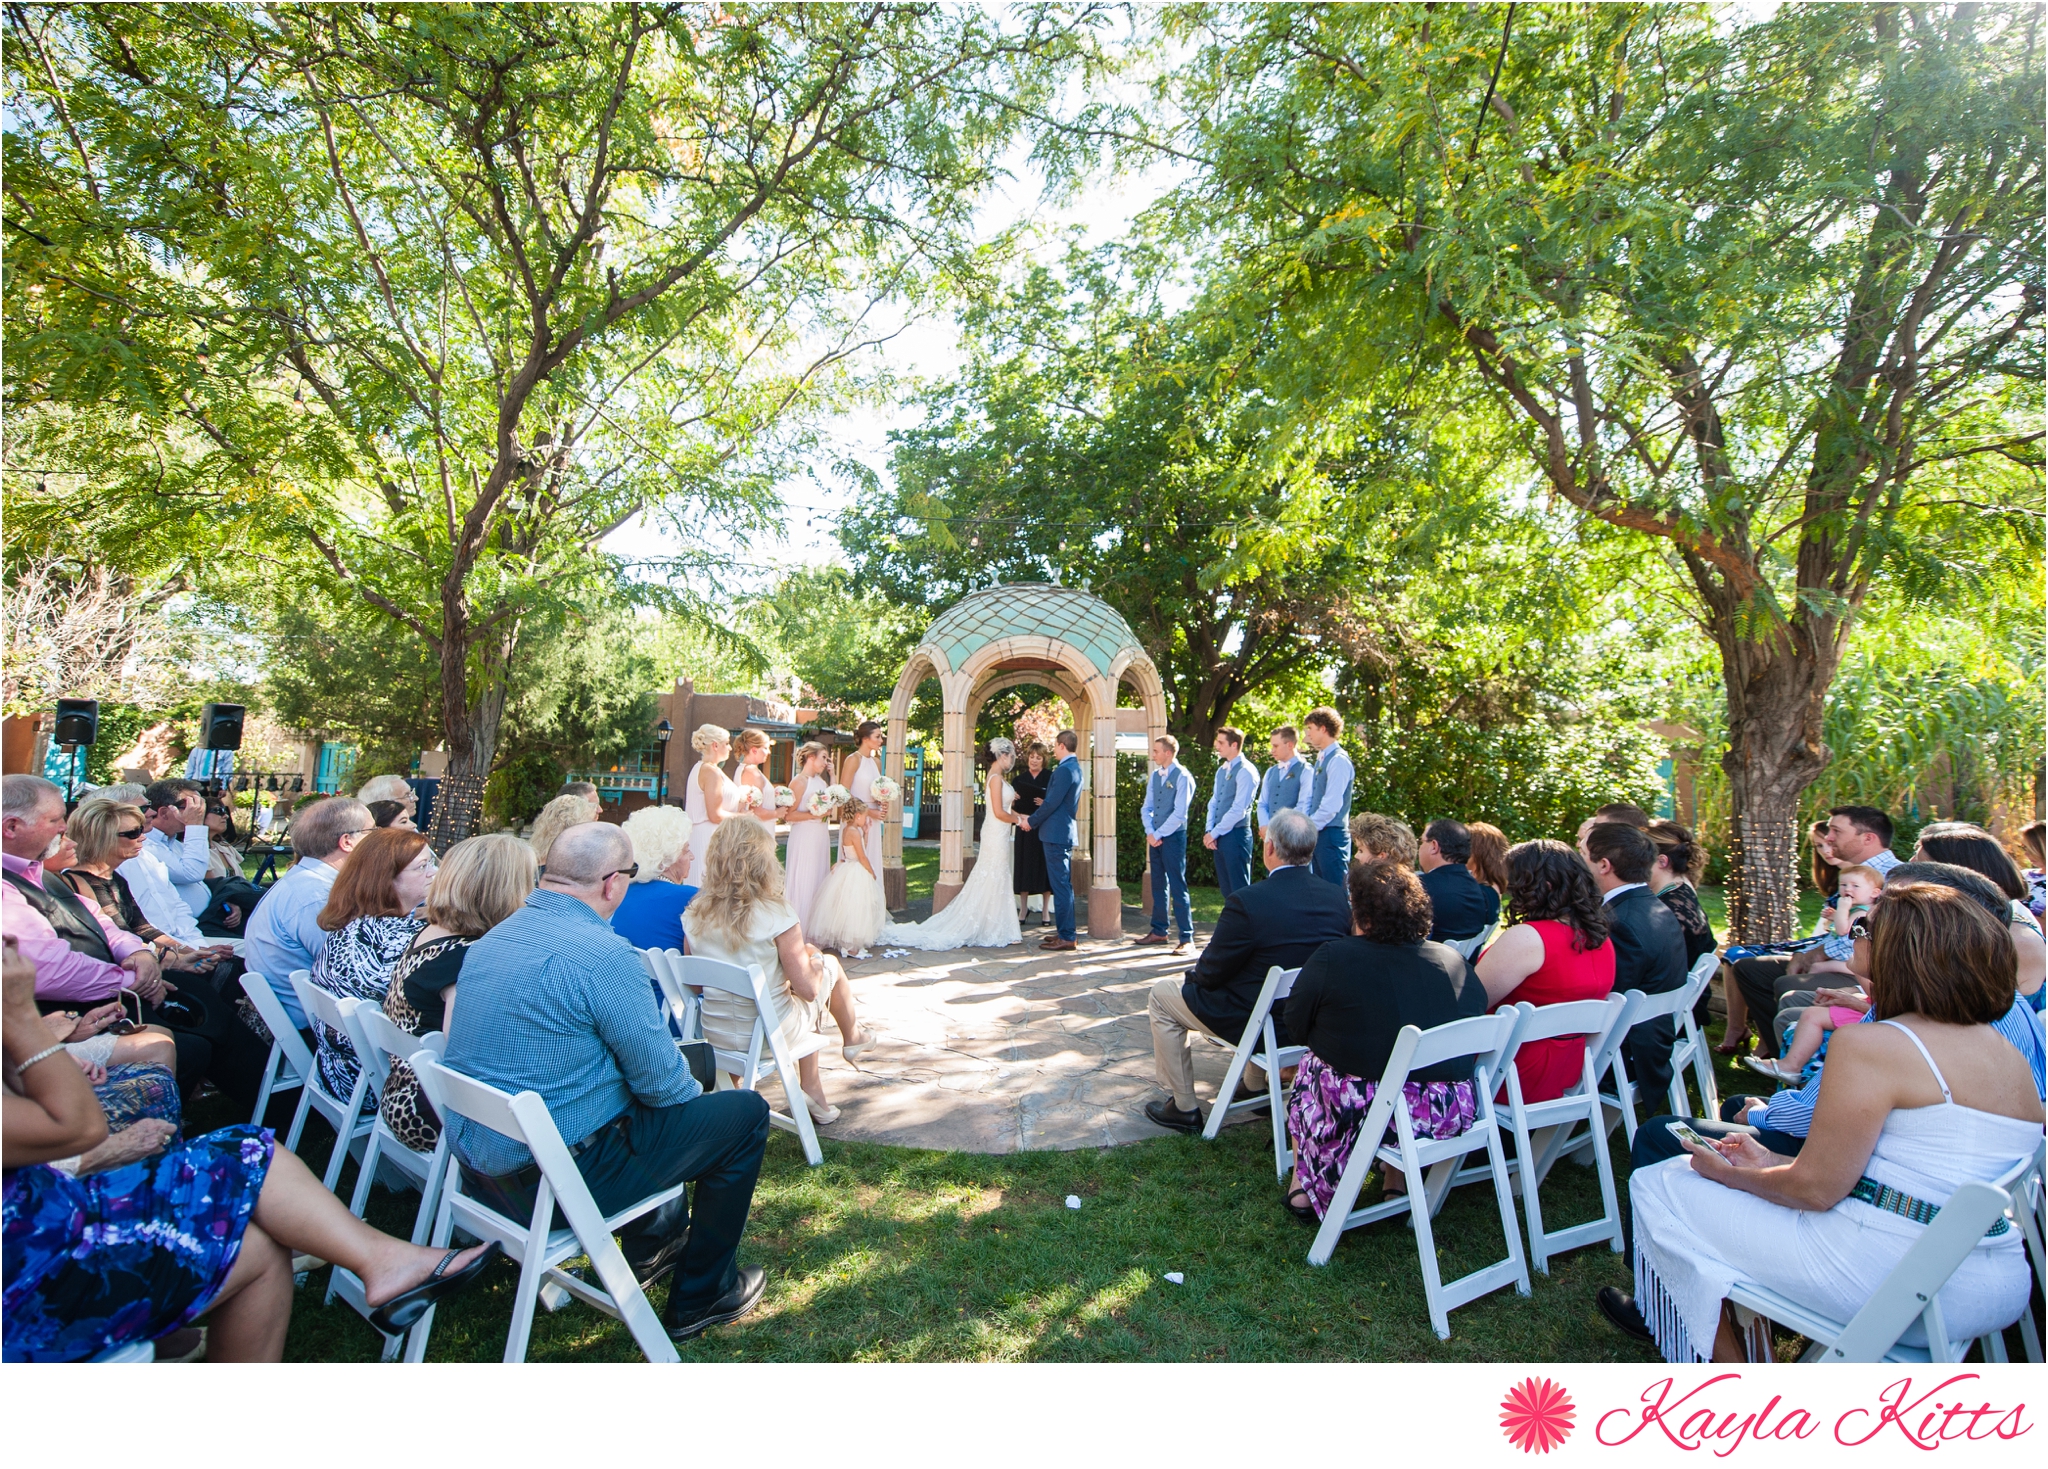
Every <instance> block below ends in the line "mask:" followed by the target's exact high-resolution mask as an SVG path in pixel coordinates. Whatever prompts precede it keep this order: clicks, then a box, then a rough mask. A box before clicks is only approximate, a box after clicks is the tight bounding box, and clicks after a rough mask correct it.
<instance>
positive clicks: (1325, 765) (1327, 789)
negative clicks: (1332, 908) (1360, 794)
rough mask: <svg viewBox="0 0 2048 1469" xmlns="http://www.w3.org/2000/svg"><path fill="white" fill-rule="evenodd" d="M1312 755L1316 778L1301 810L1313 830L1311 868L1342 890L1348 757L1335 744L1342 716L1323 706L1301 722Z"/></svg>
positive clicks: (1347, 845) (1347, 851)
mask: <svg viewBox="0 0 2048 1469" xmlns="http://www.w3.org/2000/svg"><path fill="white" fill-rule="evenodd" d="M1301 724H1302V729H1303V730H1304V731H1305V732H1306V733H1307V735H1308V743H1309V748H1310V749H1312V750H1314V751H1315V774H1314V775H1313V776H1312V777H1311V778H1310V780H1309V788H1308V804H1307V805H1305V806H1303V807H1302V808H1301V809H1302V811H1303V813H1304V814H1305V815H1306V816H1307V817H1308V819H1309V820H1310V821H1312V822H1314V823H1315V827H1316V855H1315V860H1314V861H1313V862H1312V863H1311V864H1310V866H1311V868H1312V869H1313V870H1314V872H1315V875H1316V876H1317V877H1320V878H1322V879H1323V881H1325V882H1334V883H1335V884H1337V886H1338V887H1340V888H1341V887H1343V886H1344V878H1345V874H1346V872H1347V871H1348V870H1349V869H1350V866H1351V782H1352V776H1353V771H1352V768H1351V757H1350V756H1349V755H1347V754H1345V753H1344V747H1343V746H1342V745H1340V744H1338V743H1337V736H1338V735H1341V734H1342V733H1344V716H1343V715H1341V714H1339V713H1338V712H1337V711H1336V710H1335V709H1331V708H1329V707H1328V706H1323V707H1320V708H1316V709H1311V710H1309V711H1308V717H1307V718H1305V719H1303V720H1302V721H1301Z"/></svg>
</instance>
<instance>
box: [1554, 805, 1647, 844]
mask: <svg viewBox="0 0 2048 1469" xmlns="http://www.w3.org/2000/svg"><path fill="white" fill-rule="evenodd" d="M1603 821H1614V822H1619V823H1620V824H1621V825H1623V826H1632V827H1634V828H1635V829H1636V830H1637V831H1645V830H1647V829H1648V828H1649V825H1650V813H1649V812H1647V811H1645V810H1644V809H1643V808H1642V807H1640V806H1636V805H1632V804H1630V803H1629V802H1627V801H1609V802H1608V803H1607V804H1606V805H1605V806H1602V807H1600V809H1599V810H1597V811H1595V812H1594V813H1593V814H1592V815H1591V816H1588V817H1587V818H1586V819H1585V820H1584V821H1582V822H1580V823H1579V833H1578V835H1577V836H1576V837H1574V838H1573V839H1572V840H1573V841H1574V842H1575V843H1576V844H1577V845H1579V846H1581V847H1583V846H1584V845H1585V844H1586V833H1587V832H1589V831H1591V830H1592V829H1593V828H1594V827H1596V826H1598V825H1600V823H1601V822H1603Z"/></svg>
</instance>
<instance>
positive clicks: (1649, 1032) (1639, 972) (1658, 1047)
mask: <svg viewBox="0 0 2048 1469" xmlns="http://www.w3.org/2000/svg"><path fill="white" fill-rule="evenodd" d="M1581 850H1582V852H1583V853H1584V855H1585V858H1586V861H1587V863H1588V865H1590V866H1591V867H1592V869H1593V885H1594V886H1595V887H1597V888H1599V889H1600V895H1601V901H1602V902H1604V903H1605V904H1606V905H1607V937H1608V940H1609V942H1611V943H1612V944H1613V945H1614V987H1615V988H1616V989H1617V990H1641V991H1642V992H1643V993H1644V994H1646V995H1662V994H1668V993H1670V992H1671V991H1672V990H1676V989H1683V988H1685V931H1684V930H1683V929H1681V928H1680V927H1679V926H1678V919H1677V918H1676V917H1675V916H1674V915H1673V914H1672V912H1671V910H1670V909H1669V908H1667V907H1666V906H1665V905H1664V904H1662V903H1660V902H1658V901H1657V899H1656V897H1655V896H1654V895H1653V894H1652V893H1651V892H1650V885H1649V879H1650V871H1651V868H1652V867H1653V866H1654V865H1655V864H1656V861H1657V844H1656V843H1655V842H1653V841H1651V840H1650V838H1649V835H1648V833H1646V832H1645V831H1643V830H1642V829H1641V828H1640V827H1634V826H1625V825H1623V824H1622V823H1621V822H1618V821H1603V822H1600V823H1599V824H1598V825H1596V826H1595V827H1594V828H1593V829H1592V830H1591V831H1590V832H1588V833H1587V834H1586V839H1585V841H1584V842H1583V843H1582V844H1581ZM1677 1039H1678V1020H1677V1018H1676V1017H1675V1016H1671V1015H1660V1016H1658V1017H1656V1018H1655V1019H1653V1020H1645V1021H1643V1022H1641V1023H1640V1024H1638V1025H1635V1026H1632V1027H1630V1029H1629V1033H1628V1039H1627V1040H1625V1041H1624V1042H1623V1043H1622V1048H1621V1056H1622V1062H1623V1064H1624V1065H1626V1066H1627V1067H1628V1074H1629V1078H1630V1079H1631V1080H1632V1081H1634V1082H1635V1084H1636V1086H1637V1088H1638V1090H1640V1091H1641V1092H1642V1094H1643V1095H1645V1096H1660V1095H1662V1094H1663V1092H1664V1090H1665V1089H1666V1088H1667V1087H1669V1086H1670V1085H1671V1046H1672V1042H1674V1041H1676V1040H1677Z"/></svg>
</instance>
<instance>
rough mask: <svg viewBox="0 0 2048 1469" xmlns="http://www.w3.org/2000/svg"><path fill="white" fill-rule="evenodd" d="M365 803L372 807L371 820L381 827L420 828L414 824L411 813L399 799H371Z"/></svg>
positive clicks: (412, 829) (408, 829)
mask: <svg viewBox="0 0 2048 1469" xmlns="http://www.w3.org/2000/svg"><path fill="white" fill-rule="evenodd" d="M365 804H366V805H368V807H369V808H370V820H371V821H373V822H375V823H376V824H377V825H378V826H379V827H389V828H391V829H392V830H394V831H418V830H419V828H418V827H417V826H415V825H413V820H412V816H411V813H409V812H408V811H407V810H406V809H405V807H404V806H403V805H402V804H401V803H399V802H397V801H369V802H366V803H365Z"/></svg>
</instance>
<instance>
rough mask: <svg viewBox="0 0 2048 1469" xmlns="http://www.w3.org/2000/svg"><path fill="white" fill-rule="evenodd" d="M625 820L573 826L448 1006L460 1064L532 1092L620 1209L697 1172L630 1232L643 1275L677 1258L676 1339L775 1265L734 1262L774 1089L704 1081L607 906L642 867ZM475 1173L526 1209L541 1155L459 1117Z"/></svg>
mask: <svg viewBox="0 0 2048 1469" xmlns="http://www.w3.org/2000/svg"><path fill="white" fill-rule="evenodd" d="M636 870H637V869H636V867H635V866H634V864H633V847H632V844H631V843H630V842H629V841H628V840H627V839H626V836H625V834H624V833H623V832H621V831H620V830H619V829H618V828H617V827H615V826H607V825H605V824H604V823H602V822H596V821H593V822H587V823H585V824H583V825H581V826H572V827H570V828H569V829H568V830H567V831H565V832H563V833H562V834H561V835H560V836H559V837H557V838H555V842H554V845H553V846H552V847H550V848H549V849H548V864H547V868H546V871H545V875H543V876H542V878H541V882H540V887H539V888H538V889H537V890H536V891H535V892H534V893H533V895H532V896H531V897H529V898H528V899H527V900H526V906H525V907H524V908H522V909H521V910H520V911H519V912H517V913H515V914H513V915H512V916H511V917H510V918H508V919H506V920H505V921H504V922H503V923H501V924H499V925H498V926H497V927H496V928H494V929H492V930H491V931H490V932H489V933H487V934H485V935H484V936H483V937H482V938H481V939H478V940H477V941H476V943H475V944H474V945H472V946H471V948H470V950H469V953H468V955H467V956H466V957H465V958H464V960H463V964H462V976H461V993H460V994H459V995H458V997H457V999H458V1001H459V1003H457V1004H456V1005H455V1006H454V1007H453V1009H452V1011H451V1018H450V1028H449V1035H448V1049H447V1055H446V1057H445V1059H446V1062H447V1064H448V1066H449V1067H450V1068H451V1069H452V1070H455V1071H459V1072H461V1073H462V1074H463V1075H465V1076H473V1077H475V1078H476V1079H477V1080H478V1081H482V1082H486V1083H488V1084H489V1085H491V1086H494V1087H497V1088H498V1089H499V1090H501V1091H506V1092H512V1093H518V1092H522V1091H531V1092H537V1093H538V1094H539V1095H540V1097H541V1099H542V1100H543V1101H545V1102H546V1103H547V1104H548V1111H549V1112H550V1113H551V1114H552V1115H553V1117H554V1120H555V1126H556V1127H557V1128H558V1129H559V1130H560V1132H561V1134H562V1139H563V1141H565V1142H566V1143H568V1144H569V1150H570V1152H572V1153H573V1154H575V1156H576V1166H577V1168H578V1169H579V1170H580V1171H581V1172H582V1174H583V1179H584V1182H586V1183H587V1184H589V1186H590V1193H591V1197H592V1198H594V1199H595V1200H596V1201H597V1207H598V1208H599V1209H601V1210H603V1211H604V1212H605V1213H606V1214H613V1213H616V1212H617V1211H619V1210H621V1209H624V1208H627V1207H628V1206H630V1205H632V1204H634V1203H637V1202H638V1201H639V1200H641V1199H644V1198H646V1197H647V1196H648V1195H650V1194H655V1193H659V1192H661V1191H662V1190H663V1189H667V1188H671V1187H673V1186H674V1185H675V1184H677V1183H679V1182H681V1181H683V1180H684V1179H689V1180H691V1181H692V1182H694V1183H695V1184H696V1187H695V1189H694V1190H692V1198H691V1203H690V1205H689V1206H688V1207H685V1206H684V1204H683V1201H682V1200H681V1199H678V1200H676V1201H675V1203H674V1204H672V1205H669V1206H667V1207H665V1208H663V1209H660V1210H657V1211H655V1212H654V1213H652V1214H648V1215H644V1216H642V1217H641V1218H640V1219H638V1220H635V1221H634V1222H633V1223H632V1224H631V1225H629V1226H628V1227H627V1231H626V1232H625V1233H624V1234H623V1235H622V1236H621V1237H620V1241H619V1243H620V1246H621V1248H622V1249H623V1250H624V1252H625V1256H626V1260H627V1263H629V1264H630V1265H631V1266H632V1267H633V1273H634V1275H635V1276H636V1277H637V1278H638V1279H639V1281H640V1283H641V1284H642V1285H643V1286H652V1285H653V1284H655V1283H656V1282H657V1281H659V1280H661V1279H662V1278H663V1277H664V1276H666V1275H668V1274H669V1273H670V1272H671V1271H673V1272H674V1273H675V1277H676V1278H675V1283H674V1284H673V1285H671V1286H670V1287H669V1293H668V1303H667V1305H666V1306H665V1307H664V1308H663V1310H662V1325H663V1326H665V1327H666V1328H667V1329H668V1332H669V1335H670V1336H672V1337H674V1338H676V1339H677V1340H678V1341H681V1340H684V1339H685V1338H688V1337H692V1336H695V1335H697V1333H699V1332H701V1331H703V1330H704V1329H705V1328H706V1327H710V1326H717V1325H720V1324H722V1323H724V1322H727V1321H736V1320H738V1319H739V1318H740V1317H742V1316H744V1315H746V1314H747V1313H748V1312H749V1311H751V1310H753V1308H754V1305H755V1303H756V1302H757V1301H758V1300H759V1299H760V1297H761V1288H762V1285H763V1284H764V1281H765V1277H764V1276H763V1274H762V1272H761V1271H760V1270H759V1269H757V1268H754V1267H752V1266H749V1267H748V1268H746V1269H744V1270H742V1269H739V1268H738V1267H737V1265H736V1262H735V1257H736V1256H737V1254H738V1251H739V1243H740V1235H741V1234H742V1232H744V1230H745V1229H746V1223H747V1209H748V1207H749V1206H750V1205H751V1204H752V1202H753V1198H754V1183H755V1181H756V1180H757V1179H758V1178H759V1177H760V1174H761V1151H762V1149H763V1148H764V1147H765V1146H766V1144H767V1140H768V1104H767V1102H765V1101H764V1100H762V1098H761V1096H760V1094H759V1093H758V1092H751V1091H730V1092H711V1093H707V1092H705V1091H704V1090H703V1088H701V1087H700V1086H698V1085H697V1081H696V1078H695V1077H693V1076H691V1075H690V1071H689V1068H688V1067H687V1066H685V1065H684V1064H683V1060H682V1056H681V1055H680V1053H679V1052H678V1051H677V1050H676V1044H675V1041H674V1040H673V1039H672V1038H671V1037H670V1035H669V1031H668V1026H667V1024H666V1023H665V1022H664V1021H663V1020H662V1017H661V1012H660V1010H659V1009H658V1008H657V1007H656V1005H655V1003H654V991H653V989H652V987H651V986H650V985H649V984H648V982H647V971H646V970H645V969H643V968H642V967H641V965H640V960H639V957H638V956H637V955H636V954H635V953H634V952H633V946H632V945H631V944H629V943H627V942H626V941H625V940H624V939H623V938H620V937H619V936H618V935H617V934H615V933H613V932H612V929H611V924H610V922H609V919H610V917H611V914H612V912H613V910H615V909H616V908H617V907H618V906H619V903H620V901H621V900H622V899H623V898H624V897H625V895H626V886H627V884H628V883H630V882H631V881H632V880H633V874H634V872H635V871H636ZM450 1139H451V1141H452V1142H453V1144H454V1147H455V1151H456V1152H457V1154H458V1155H460V1157H461V1160H462V1163H463V1172H464V1176H465V1180H464V1181H465V1187H467V1188H468V1189H469V1190H470V1191H471V1192H473V1193H475V1194H476V1195H477V1196H478V1197H479V1198H481V1199H483V1200H484V1201H485V1202H487V1203H490V1204H492V1205H493V1207H497V1208H499V1209H501V1210H502V1211H503V1212H505V1213H507V1214H510V1215H512V1216H513V1217H516V1218H525V1217H528V1216H530V1215H531V1214H532V1212H533V1206H534V1199H535V1188H536V1185H537V1184H538V1183H539V1181H540V1170H539V1167H538V1165H536V1164H535V1163H534V1161H533V1155H532V1154H531V1153H529V1152H528V1151H527V1150H526V1149H525V1148H524V1147H522V1146H520V1145H519V1144H517V1143H515V1142H513V1141H512V1140H511V1139H510V1138H506V1137H503V1136H501V1135H500V1134H498V1133H495V1132H492V1131H491V1130H490V1129H489V1128H486V1127H481V1126H479V1125H478V1124H476V1123H474V1122H470V1121H468V1120H466V1119H464V1118H460V1117H457V1118H454V1119H452V1120H451V1124H450Z"/></svg>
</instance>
